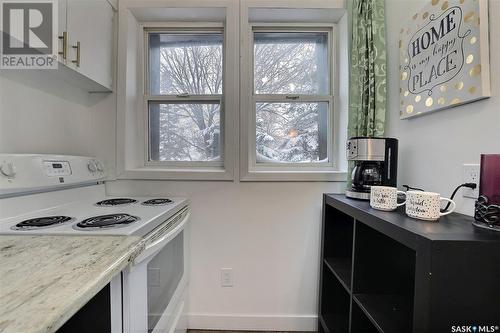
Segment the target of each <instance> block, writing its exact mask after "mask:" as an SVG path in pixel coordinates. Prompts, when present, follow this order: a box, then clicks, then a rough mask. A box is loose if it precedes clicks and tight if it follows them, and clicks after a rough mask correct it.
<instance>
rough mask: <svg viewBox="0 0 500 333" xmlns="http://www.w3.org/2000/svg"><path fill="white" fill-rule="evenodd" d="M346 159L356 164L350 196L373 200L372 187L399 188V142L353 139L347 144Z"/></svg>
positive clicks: (365, 138) (389, 139)
mask: <svg viewBox="0 0 500 333" xmlns="http://www.w3.org/2000/svg"><path fill="white" fill-rule="evenodd" d="M347 160H348V161H355V166H354V169H353V170H352V174H351V181H352V185H351V188H349V189H348V190H347V191H346V196H347V197H349V198H354V199H361V200H370V188H371V186H376V185H380V186H392V187H396V186H397V168H398V140H397V139H393V138H370V137H354V138H351V139H349V140H348V141H347Z"/></svg>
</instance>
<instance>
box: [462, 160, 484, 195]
mask: <svg viewBox="0 0 500 333" xmlns="http://www.w3.org/2000/svg"><path fill="white" fill-rule="evenodd" d="M479 170H480V169H479V164H464V165H463V179H462V181H463V182H464V183H475V184H476V188H475V189H470V188H467V187H465V188H463V192H462V193H463V196H464V197H465V198H472V199H477V197H478V196H479V172H480V171H479Z"/></svg>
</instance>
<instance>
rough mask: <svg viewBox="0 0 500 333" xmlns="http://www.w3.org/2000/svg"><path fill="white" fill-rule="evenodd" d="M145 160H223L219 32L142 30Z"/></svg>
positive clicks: (217, 163) (200, 162)
mask: <svg viewBox="0 0 500 333" xmlns="http://www.w3.org/2000/svg"><path fill="white" fill-rule="evenodd" d="M146 38H147V71H146V72H147V77H146V82H147V84H146V95H145V103H146V104H147V112H148V124H147V133H148V134H147V136H148V153H147V160H148V161H149V162H150V163H162V164H171V165H180V164H182V165H190V166H195V165H200V166H207V165H208V166H210V165H212V166H222V165H223V131H224V127H223V116H222V114H223V107H222V105H223V103H222V100H223V91H224V87H223V85H224V79H223V78H224V66H223V63H224V60H223V54H224V52H223V44H224V43H223V32H222V30H218V29H200V30H199V31H194V30H193V31H191V30H175V29H173V30H164V31H157V30H146Z"/></svg>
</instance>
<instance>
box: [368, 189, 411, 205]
mask: <svg viewBox="0 0 500 333" xmlns="http://www.w3.org/2000/svg"><path fill="white" fill-rule="evenodd" d="M399 193H401V194H406V193H405V192H403V191H398V189H397V188H396V187H390V186H371V188H370V206H371V207H372V208H374V209H378V210H386V211H392V210H395V209H396V208H398V207H399V206H402V205H404V204H405V202H406V201H404V202H401V203H398V194H399Z"/></svg>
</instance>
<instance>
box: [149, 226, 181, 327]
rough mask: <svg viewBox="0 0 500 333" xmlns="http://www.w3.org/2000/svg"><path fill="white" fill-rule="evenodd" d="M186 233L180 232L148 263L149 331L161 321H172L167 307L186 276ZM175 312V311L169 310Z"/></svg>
mask: <svg viewBox="0 0 500 333" xmlns="http://www.w3.org/2000/svg"><path fill="white" fill-rule="evenodd" d="M183 233H184V232H180V233H179V234H178V235H177V236H176V237H175V238H174V239H172V240H171V241H170V242H169V243H168V244H167V245H166V246H165V247H164V248H163V249H162V250H161V251H160V252H158V254H157V255H156V256H155V257H154V258H153V259H152V260H151V261H150V262H149V263H148V331H149V332H151V331H153V329H154V328H155V327H156V325H157V324H158V322H159V321H160V319H161V320H162V321H164V320H170V319H169V318H163V319H162V316H168V317H171V316H172V315H173V314H172V313H167V306H168V305H169V303H170V300H171V299H172V296H173V295H174V293H175V290H176V289H177V286H178V285H179V282H180V281H181V279H182V276H183V275H184V235H183ZM169 311H173V309H171V310H169Z"/></svg>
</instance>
